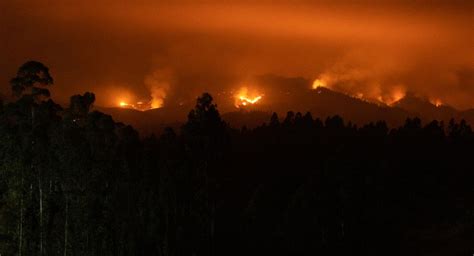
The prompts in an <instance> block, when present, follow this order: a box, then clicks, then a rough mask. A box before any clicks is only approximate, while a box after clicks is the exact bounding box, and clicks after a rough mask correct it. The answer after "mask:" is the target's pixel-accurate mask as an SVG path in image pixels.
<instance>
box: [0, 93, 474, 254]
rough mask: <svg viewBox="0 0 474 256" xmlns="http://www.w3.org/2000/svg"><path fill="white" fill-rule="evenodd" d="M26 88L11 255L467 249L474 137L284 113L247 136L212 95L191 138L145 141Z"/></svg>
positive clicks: (7, 121) (2, 243)
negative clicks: (226, 119)
mask: <svg viewBox="0 0 474 256" xmlns="http://www.w3.org/2000/svg"><path fill="white" fill-rule="evenodd" d="M92 102H93V95H92V94H86V95H84V96H80V95H78V96H75V97H73V98H72V99H71V106H70V108H68V109H65V110H62V109H61V108H60V107H59V106H58V105H56V104H54V103H53V102H52V101H43V102H40V103H38V102H36V101H35V100H34V99H33V98H31V97H23V98H22V99H20V100H18V101H17V102H16V103H10V104H8V105H2V107H1V112H0V139H1V144H0V158H1V160H0V163H1V164H0V175H1V178H0V199H1V200H0V253H1V254H2V255H20V254H21V255H467V254H469V255H470V254H471V253H473V252H474V250H473V246H474V204H473V203H472V202H473V201H474V185H473V184H474V182H473V181H474V167H473V157H472V156H473V148H474V133H473V132H472V130H471V128H470V127H469V126H468V125H467V124H466V123H464V122H460V123H456V122H454V121H453V122H451V123H448V124H443V123H438V122H436V121H433V122H432V123H429V124H424V125H422V124H421V123H420V121H419V120H418V119H411V120H410V119H409V120H407V121H406V124H405V125H404V126H403V127H400V128H398V129H393V130H389V129H388V128H387V126H386V125H385V123H384V122H377V123H375V124H368V125H365V126H363V127H355V126H353V125H351V124H347V123H344V122H343V120H342V119H341V118H339V117H337V116H335V117H331V118H328V119H326V120H324V121H321V120H319V119H313V118H312V117H311V115H310V114H306V115H304V116H302V115H301V114H299V113H297V114H293V113H291V112H290V113H289V114H288V115H287V116H286V118H285V119H284V120H278V118H277V117H276V115H274V116H273V117H272V119H271V120H269V123H268V124H266V125H265V124H264V125H262V126H260V127H258V128H256V129H254V130H246V129H245V128H244V129H242V130H232V129H230V128H228V127H227V126H226V125H225V123H224V122H222V121H221V119H220V116H219V113H218V112H217V110H216V108H215V106H214V105H213V104H212V98H211V97H210V96H209V95H207V94H205V95H203V96H202V97H201V98H200V99H199V100H198V103H197V105H196V108H195V109H194V110H193V111H191V113H190V114H189V120H188V121H187V123H186V124H185V125H184V126H183V127H182V129H181V130H180V131H179V132H178V133H177V132H175V131H173V130H171V129H168V130H167V131H166V132H165V133H164V134H163V135H162V136H161V137H159V138H155V137H153V136H152V137H147V138H145V139H139V136H138V134H137V132H136V131H135V130H134V129H133V128H132V127H130V126H125V125H123V124H119V123H115V122H114V121H113V120H112V118H111V117H110V116H108V115H105V114H102V113H100V112H92V113H88V109H89V107H90V104H92Z"/></svg>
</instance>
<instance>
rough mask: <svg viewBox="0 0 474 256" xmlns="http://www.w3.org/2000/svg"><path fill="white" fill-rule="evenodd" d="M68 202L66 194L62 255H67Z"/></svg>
mask: <svg viewBox="0 0 474 256" xmlns="http://www.w3.org/2000/svg"><path fill="white" fill-rule="evenodd" d="M68 208H69V202H68V198H67V196H66V220H65V221H64V256H67V218H68Z"/></svg>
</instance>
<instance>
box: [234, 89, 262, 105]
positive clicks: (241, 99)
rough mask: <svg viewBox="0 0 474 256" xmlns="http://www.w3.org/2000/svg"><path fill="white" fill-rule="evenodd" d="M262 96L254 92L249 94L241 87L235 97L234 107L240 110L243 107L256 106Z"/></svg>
mask: <svg viewBox="0 0 474 256" xmlns="http://www.w3.org/2000/svg"><path fill="white" fill-rule="evenodd" d="M262 97H263V95H262V94H258V93H256V92H252V93H250V92H249V90H248V89H247V88H246V87H242V88H241V89H240V90H239V92H238V93H237V94H236V95H235V107H237V108H240V107H244V106H249V105H254V104H257V103H258V102H259V101H260V100H261V99H262Z"/></svg>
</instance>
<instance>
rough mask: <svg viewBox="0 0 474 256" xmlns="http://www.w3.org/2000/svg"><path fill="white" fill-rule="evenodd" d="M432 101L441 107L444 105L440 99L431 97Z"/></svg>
mask: <svg viewBox="0 0 474 256" xmlns="http://www.w3.org/2000/svg"><path fill="white" fill-rule="evenodd" d="M430 102H431V104H433V105H435V106H436V107H441V106H442V105H443V102H442V101H441V100H440V99H430Z"/></svg>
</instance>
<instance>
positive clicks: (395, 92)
mask: <svg viewBox="0 0 474 256" xmlns="http://www.w3.org/2000/svg"><path fill="white" fill-rule="evenodd" d="M405 95H406V90H405V88H403V87H395V88H394V89H392V91H391V92H390V93H389V94H388V95H380V96H378V97H377V100H378V101H380V102H383V103H385V104H387V105H389V106H390V105H393V104H394V103H396V102H397V101H399V100H401V99H403V97H405Z"/></svg>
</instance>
